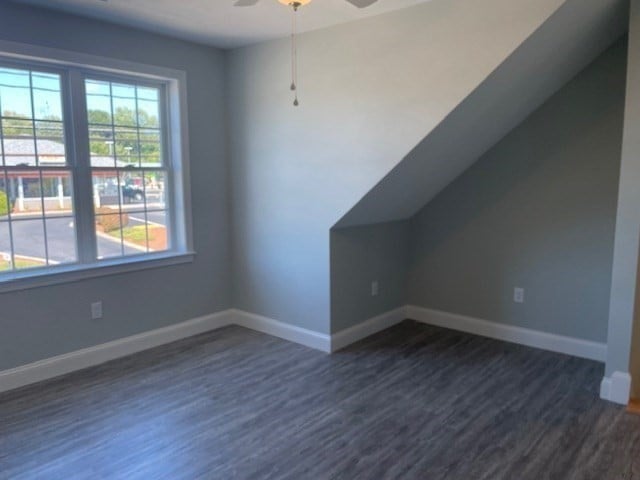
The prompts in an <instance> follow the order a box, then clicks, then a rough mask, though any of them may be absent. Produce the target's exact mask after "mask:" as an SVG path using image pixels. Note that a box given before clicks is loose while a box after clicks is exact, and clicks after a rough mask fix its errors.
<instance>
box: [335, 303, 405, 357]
mask: <svg viewBox="0 0 640 480" xmlns="http://www.w3.org/2000/svg"><path fill="white" fill-rule="evenodd" d="M405 310H406V309H405V307H399V308H396V309H394V310H390V311H388V312H385V313H383V314H381V315H378V316H376V317H373V318H370V319H369V320H365V321H364V322H362V323H359V324H357V325H354V326H353V327H350V328H346V329H344V330H341V331H339V332H337V333H334V334H333V335H331V351H332V352H337V351H338V350H341V349H343V348H345V347H347V346H349V345H351V344H352V343H355V342H357V341H359V340H362V339H363V338H366V337H368V336H370V335H373V334H374V333H378V332H381V331H382V330H385V329H387V328H389V327H392V326H394V325H396V324H398V323H400V322H402V321H403V320H404V319H406V318H407V317H406V313H405Z"/></svg>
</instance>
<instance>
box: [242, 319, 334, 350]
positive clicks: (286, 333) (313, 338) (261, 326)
mask: <svg viewBox="0 0 640 480" xmlns="http://www.w3.org/2000/svg"><path fill="white" fill-rule="evenodd" d="M230 314H231V317H232V323H235V324H236V325H240V326H241V327H245V328H249V329H251V330H256V331H258V332H262V333H266V334H267V335H271V336H274V337H278V338H282V339H283V340H288V341H290V342H294V343H299V344H301V345H305V346H307V347H310V348H313V349H315V350H320V351H322V352H326V353H330V352H331V337H330V336H329V335H327V334H324V333H320V332H316V331H314V330H308V329H306V328H301V327H296V326H295V325H291V324H289V323H284V322H280V321H278V320H274V319H273V318H269V317H264V316H262V315H257V314H255V313H249V312H245V311H243V310H238V309H232V310H230Z"/></svg>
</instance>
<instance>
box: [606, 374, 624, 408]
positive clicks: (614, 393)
mask: <svg viewBox="0 0 640 480" xmlns="http://www.w3.org/2000/svg"><path fill="white" fill-rule="evenodd" d="M630 396H631V375H629V373H627V372H613V375H611V376H610V377H604V378H603V379H602V383H601V384H600V398H602V399H603V400H608V401H610V402H614V403H618V404H620V405H627V404H628V403H629V398H630Z"/></svg>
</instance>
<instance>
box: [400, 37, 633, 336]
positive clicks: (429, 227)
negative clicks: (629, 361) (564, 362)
mask: <svg viewBox="0 0 640 480" xmlns="http://www.w3.org/2000/svg"><path fill="white" fill-rule="evenodd" d="M625 59H626V42H624V41H619V42H617V43H616V44H615V45H614V46H613V47H611V48H610V49H609V50H608V51H607V52H605V53H604V54H603V55H602V56H601V57H600V58H599V59H598V60H597V61H596V62H594V63H593V64H592V65H591V66H589V67H588V68H587V69H586V70H584V71H583V72H582V73H581V74H579V75H578V76H577V77H576V78H575V79H574V80H572V81H571V82H570V83H568V84H567V85H566V86H565V87H563V89H561V90H560V91H559V92H558V93H556V94H555V95H554V96H553V97H552V98H551V99H549V100H548V101H547V102H546V103H545V104H544V105H543V106H542V107H541V108H540V109H538V110H537V111H536V112H535V113H534V114H532V115H531V116H530V117H529V118H528V119H527V120H525V122H523V123H522V124H521V125H520V126H518V127H517V128H516V129H514V130H513V131H512V132H511V133H509V134H508V135H507V136H506V137H505V138H504V139H502V140H501V141H500V142H499V143H498V144H497V145H496V146H494V147H493V148H492V149H491V150H490V151H489V152H488V153H487V154H485V155H484V156H483V157H482V158H481V159H480V160H479V161H478V162H477V163H476V164H475V165H473V166H472V167H471V168H469V170H467V171H466V172H465V173H464V174H463V175H462V176H461V177H459V178H458V179H457V180H456V181H454V182H453V183H452V184H451V185H450V186H449V187H447V188H446V189H445V190H444V191H443V192H441V193H440V194H439V195H438V196H437V197H436V198H435V199H434V200H433V201H432V202H431V203H429V204H428V205H427V206H426V207H425V208H424V209H423V210H422V211H421V212H419V213H418V214H417V215H416V216H415V217H414V218H413V220H412V234H411V243H412V247H411V251H412V253H411V263H410V265H411V266H410V273H409V281H408V285H409V302H410V303H412V304H416V305H419V306H424V307H429V308H435V309H439V310H444V311H448V312H454V313H459V314H464V315H468V316H472V317H476V318H482V319H486V320H492V321H498V322H502V323H507V324H512V325H517V326H520V327H525V328H533V329H536V330H542V331H547V332H550V333H556V334H560V335H569V336H574V337H578V338H585V339H588V340H594V341H606V328H607V316H608V313H607V312H608V304H609V288H610V281H611V265H612V252H613V237H614V227H615V208H616V198H617V185H618V174H619V163H620V154H621V142H622V124H623V109H624V85H625V73H626V69H625V65H626V62H625ZM514 287H523V288H525V302H524V304H515V303H514V302H513V289H514Z"/></svg>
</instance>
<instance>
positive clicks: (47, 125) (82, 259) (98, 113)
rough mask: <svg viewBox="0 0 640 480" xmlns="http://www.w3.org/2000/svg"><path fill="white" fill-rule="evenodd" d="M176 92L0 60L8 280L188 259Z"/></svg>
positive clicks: (145, 82) (135, 79) (2, 256)
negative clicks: (172, 107) (174, 103)
mask: <svg viewBox="0 0 640 480" xmlns="http://www.w3.org/2000/svg"><path fill="white" fill-rule="evenodd" d="M175 85H176V81H175V80H171V79H167V80H165V79H158V78H155V77H154V78H149V76H146V75H140V76H138V75H130V74H125V75H122V74H121V73H120V72H118V74H110V73H109V74H105V73H104V72H103V71H101V70H95V71H94V70H91V69H88V68H86V67H75V66H70V67H64V68H61V67H59V66H48V65H46V64H40V63H34V64H31V63H17V62H13V61H2V60H1V59H0V157H1V158H0V282H3V281H7V280H13V279H16V278H17V279H20V278H22V277H31V276H34V275H43V274H44V275H46V274H51V273H56V272H57V271H61V272H66V271H69V270H73V269H74V268H75V269H82V268H84V269H86V268H94V267H99V266H103V265H109V266H113V265H115V264H120V263H123V264H124V263H132V262H137V261H149V260H152V259H157V258H164V257H169V256H171V255H176V254H183V253H187V252H188V251H189V248H188V244H189V242H188V236H187V233H188V232H187V229H186V224H187V222H186V218H185V216H186V214H187V213H188V212H186V211H185V201H184V191H185V188H184V185H183V181H184V180H183V175H182V170H183V168H184V165H183V164H182V161H183V158H182V155H181V154H180V152H181V150H179V149H178V150H176V149H175V148H174V149H173V150H172V144H174V146H175V145H176V144H181V141H180V140H181V139H180V138H176V135H179V133H180V132H179V130H180V123H179V119H178V120H176V119H175V116H174V118H173V119H171V118H170V116H169V106H170V101H171V95H172V94H171V87H172V86H175ZM173 94H174V95H175V92H174V93H173ZM176 152H177V153H176ZM176 157H178V158H176ZM63 267H66V268H63Z"/></svg>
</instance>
